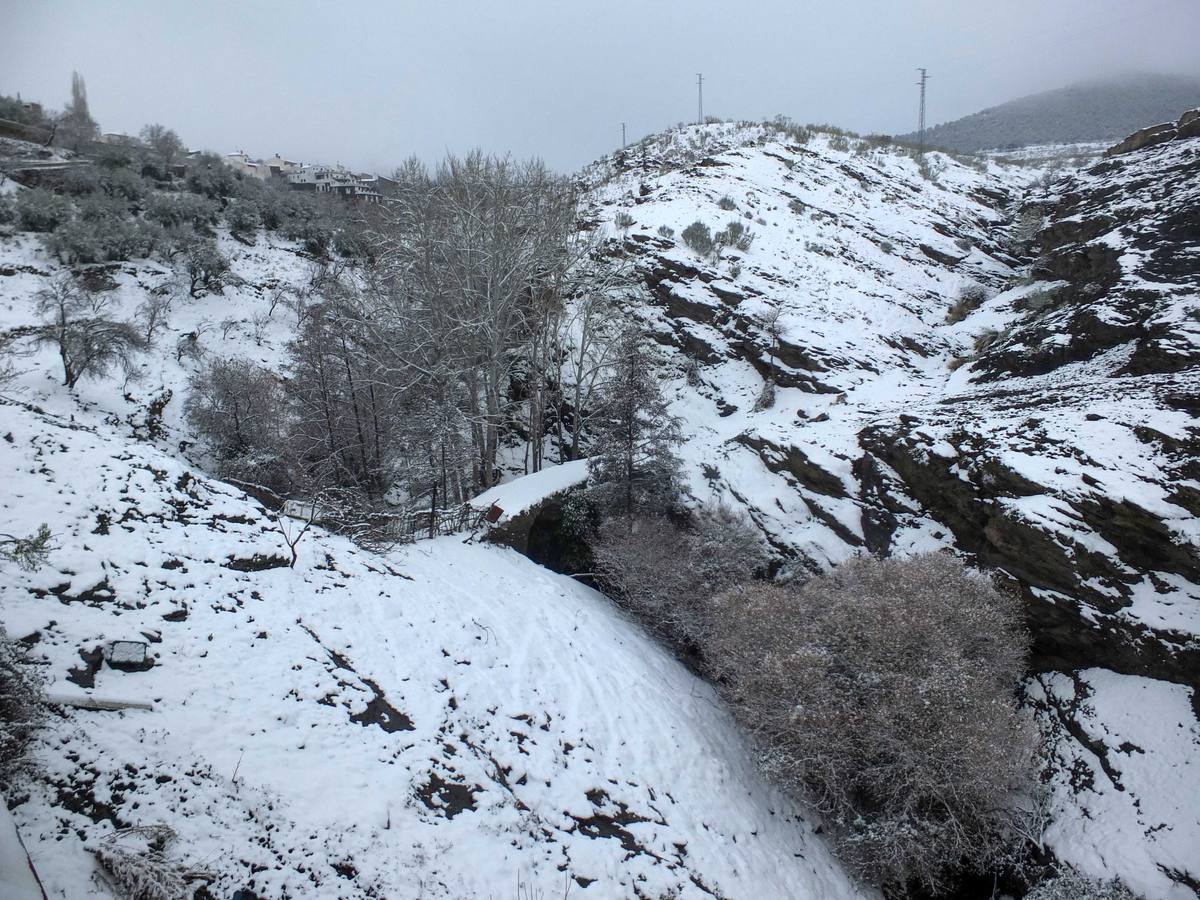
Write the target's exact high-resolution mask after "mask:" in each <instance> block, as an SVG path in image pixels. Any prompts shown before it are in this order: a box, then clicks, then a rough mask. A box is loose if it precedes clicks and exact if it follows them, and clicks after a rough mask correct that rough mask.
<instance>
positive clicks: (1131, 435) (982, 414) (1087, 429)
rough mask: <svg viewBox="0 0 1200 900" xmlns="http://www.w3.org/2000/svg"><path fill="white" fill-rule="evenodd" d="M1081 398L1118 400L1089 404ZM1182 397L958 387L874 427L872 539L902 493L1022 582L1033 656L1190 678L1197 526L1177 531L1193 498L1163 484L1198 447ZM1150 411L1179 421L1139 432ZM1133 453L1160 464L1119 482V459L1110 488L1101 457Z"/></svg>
mask: <svg viewBox="0 0 1200 900" xmlns="http://www.w3.org/2000/svg"><path fill="white" fill-rule="evenodd" d="M1165 397H1173V398H1174V400H1168V401H1165V402H1164V400H1163V399H1162V398H1165ZM1185 397H1186V400H1185V399H1184V398H1185ZM1122 398H1123V399H1124V400H1125V402H1126V404H1127V405H1126V407H1125V409H1124V410H1120V406H1119V405H1118V404H1120V402H1121V399H1122ZM1087 400H1090V401H1091V402H1092V404H1094V405H1095V406H1096V407H1106V408H1108V409H1110V410H1111V409H1113V408H1114V407H1116V409H1118V410H1120V411H1119V412H1116V413H1114V414H1112V415H1110V416H1100V415H1097V414H1095V413H1087V412H1085V410H1086V409H1087V408H1088V406H1089V404H1088V403H1087V402H1086V401H1087ZM1181 400H1184V402H1190V403H1195V402H1197V401H1200V389H1198V388H1197V387H1196V385H1195V384H1194V383H1193V382H1192V381H1191V380H1190V379H1178V380H1174V379H1157V380H1156V382H1155V384H1154V385H1153V386H1150V385H1140V384H1137V383H1136V379H1123V380H1121V381H1120V382H1118V383H1116V384H1112V385H1100V386H1098V387H1096V388H1094V389H1092V390H1090V391H1089V389H1088V387H1087V386H1086V385H1072V386H1071V387H1070V391H1069V393H1068V392H1062V393H1059V392H1054V391H1042V392H1032V393H1030V394H1027V395H1025V396H1015V395H1012V394H1008V393H1006V392H997V393H996V394H994V395H992V396H986V395H975V396H965V397H962V398H960V400H959V403H958V404H945V405H944V406H943V408H942V409H941V410H928V411H924V413H923V414H922V415H919V416H918V415H905V416H901V417H900V421H899V422H897V423H894V424H879V425H874V426H871V427H869V428H867V429H865V430H864V431H863V432H862V433H861V435H860V443H861V445H862V447H863V449H864V451H865V454H866V455H865V457H864V460H863V461H861V462H860V463H859V464H858V466H857V471H858V472H859V474H860V477H861V478H862V481H863V485H864V489H863V495H862V496H863V499H864V504H865V507H866V509H865V510H864V521H869V522H870V524H871V532H870V533H871V534H872V542H873V543H874V544H875V545H876V546H878V547H880V548H881V549H887V548H889V547H890V543H891V539H892V534H893V533H894V532H896V531H897V530H899V529H900V521H899V519H898V517H897V512H902V511H903V509H904V508H905V507H904V504H903V503H900V502H898V501H897V500H896V496H897V495H898V494H900V495H903V496H904V497H906V498H908V499H909V500H910V503H911V505H916V506H919V508H921V509H922V510H924V511H925V512H927V513H928V514H929V515H930V516H931V517H932V518H933V519H934V520H936V521H937V522H939V523H941V524H943V525H945V526H946V527H947V528H948V529H949V531H950V532H951V533H952V535H953V539H954V544H955V546H956V547H957V548H958V549H959V550H961V551H963V552H965V553H968V554H970V555H972V556H973V557H974V558H975V559H977V560H978V561H979V563H980V564H981V565H984V566H986V567H989V568H995V569H997V570H999V571H1002V572H1004V573H1007V575H1008V576H1010V577H1011V578H1012V579H1013V580H1014V582H1015V583H1016V584H1017V585H1019V587H1020V589H1021V591H1022V594H1023V596H1024V597H1025V600H1026V608H1027V611H1028V618H1029V623H1030V630H1031V633H1032V635H1033V639H1034V644H1033V649H1034V659H1033V665H1034V667H1035V669H1036V670H1038V671H1055V670H1069V669H1076V668H1086V667H1088V666H1095V665H1102V666H1104V667H1105V668H1109V669H1112V670H1114V671H1119V672H1124V673H1127V674H1132V675H1142V676H1148V677H1153V678H1161V679H1166V680H1170V681H1176V682H1182V683H1186V684H1190V685H1196V686H1200V642H1198V641H1197V640H1196V635H1195V632H1194V630H1193V629H1194V627H1195V625H1196V624H1200V587H1198V586H1200V540H1198V537H1200V535H1198V534H1197V533H1196V529H1195V528H1194V527H1192V528H1190V529H1189V527H1188V526H1186V525H1184V526H1182V531H1181V523H1187V522H1188V521H1189V519H1190V518H1191V516H1193V515H1194V513H1193V512H1192V511H1191V510H1190V509H1189V508H1188V504H1190V503H1192V500H1193V498H1191V497H1190V496H1188V497H1181V496H1180V495H1179V493H1178V491H1177V489H1176V487H1175V485H1176V484H1177V478H1178V476H1179V475H1180V474H1182V473H1183V472H1184V471H1187V472H1191V471H1192V470H1193V469H1194V468H1195V466H1196V460H1197V459H1200V430H1197V429H1193V428H1189V427H1188V426H1187V425H1186V424H1185V423H1186V422H1187V417H1186V416H1179V415H1177V414H1173V413H1177V412H1178V407H1179V406H1180V405H1181V403H1180V401H1181ZM1151 410H1158V411H1159V413H1160V414H1159V416H1158V417H1157V418H1159V419H1160V420H1161V421H1163V422H1164V423H1165V422H1174V423H1177V424H1178V425H1180V426H1181V430H1179V431H1177V432H1176V435H1177V436H1176V437H1170V436H1168V435H1162V436H1161V437H1155V436H1152V435H1148V434H1146V433H1145V431H1144V426H1142V424H1141V421H1140V419H1141V418H1142V417H1143V416H1145V415H1146V414H1147V412H1148V411H1151ZM1089 416H1091V418H1090V419H1089ZM1172 430H1173V429H1172ZM1148 441H1149V442H1150V443H1147V442H1148ZM1105 444H1107V446H1103V445H1105ZM1135 453H1143V454H1145V455H1146V457H1147V459H1148V461H1149V460H1155V461H1156V462H1157V465H1156V466H1145V467H1142V468H1141V478H1140V480H1139V479H1136V478H1135V479H1134V480H1133V481H1132V482H1131V481H1130V480H1129V479H1130V478H1131V474H1130V473H1129V472H1124V473H1122V478H1124V479H1126V482H1125V484H1122V485H1120V486H1119V487H1118V485H1117V484H1115V483H1114V482H1113V481H1112V480H1110V476H1108V475H1107V472H1106V470H1108V469H1109V468H1110V467H1111V468H1113V469H1117V468H1119V467H1120V465H1121V460H1122V459H1124V458H1126V457H1127V456H1129V455H1131V454H1135ZM885 473H886V475H885ZM887 476H890V478H889V477H887ZM910 508H911V506H910ZM1193 524H1194V523H1193ZM1189 531H1190V532H1191V534H1190V536H1189ZM1189 611H1190V612H1189ZM1188 623H1190V627H1189V625H1188Z"/></svg>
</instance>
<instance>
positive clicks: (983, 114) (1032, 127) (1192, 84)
mask: <svg viewBox="0 0 1200 900" xmlns="http://www.w3.org/2000/svg"><path fill="white" fill-rule="evenodd" d="M1196 106H1200V76H1190V75H1166V74H1151V73H1134V74H1128V75H1122V76H1114V77H1111V78H1102V79H1093V80H1088V81H1081V82H1077V83H1075V84H1071V85H1067V86H1066V87H1061V88H1055V89H1052V90H1048V91H1041V92H1039V93H1036V94H1028V95H1026V96H1024V97H1018V98H1016V99H1015V100H1010V101H1007V102H1005V103H1000V104H997V105H996V106H991V107H988V108H987V109H982V110H980V111H979V112H976V113H972V114H970V115H967V116H963V117H961V118H958V119H954V120H952V121H949V122H942V123H940V124H938V125H934V126H933V127H931V128H927V129H926V130H925V143H926V146H930V147H942V148H945V149H947V150H954V151H957V152H978V151H982V150H1004V149H1014V148H1018V147H1026V146H1030V145H1039V144H1082V143H1089V142H1112V143H1115V142H1116V141H1119V140H1121V139H1122V138H1125V137H1126V136H1128V135H1129V134H1132V133H1133V132H1135V131H1138V130H1139V129H1142V128H1146V127H1148V126H1151V125H1157V124H1159V123H1161V122H1167V121H1173V120H1174V119H1175V118H1176V117H1178V116H1179V114H1180V113H1182V112H1184V111H1185V110H1188V109H1192V108H1194V107H1196ZM918 138H919V135H918V134H917V133H916V132H910V133H908V134H905V135H903V136H902V137H901V138H900V139H902V140H905V141H908V142H911V143H916V141H917V140H918Z"/></svg>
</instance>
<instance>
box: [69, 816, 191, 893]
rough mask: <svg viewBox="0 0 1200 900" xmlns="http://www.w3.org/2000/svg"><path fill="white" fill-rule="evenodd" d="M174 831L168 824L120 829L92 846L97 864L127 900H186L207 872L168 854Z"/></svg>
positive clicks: (173, 838)
mask: <svg viewBox="0 0 1200 900" xmlns="http://www.w3.org/2000/svg"><path fill="white" fill-rule="evenodd" d="M174 840H175V832H174V830H172V829H171V828H170V827H168V826H167V825H142V826H137V827H133V828H120V829H118V830H116V831H114V832H113V833H112V834H110V835H107V836H106V837H104V838H103V839H102V840H100V841H98V842H97V843H96V844H95V846H93V847H92V853H93V854H95V856H96V861H97V862H99V863H100V866H101V867H102V868H103V869H104V871H105V872H106V873H107V874H108V875H109V876H110V877H111V878H112V880H113V881H115V882H116V886H117V887H118V888H119V889H120V890H121V891H122V894H123V896H124V897H126V898H128V900H186V898H189V897H191V896H192V895H193V893H194V891H195V888H194V886H193V885H192V884H191V882H194V881H197V880H208V879H209V878H211V876H210V875H209V874H208V873H205V872H200V871H197V870H195V869H190V868H188V867H187V866H185V865H184V864H183V863H181V862H178V861H176V860H173V859H171V858H170V857H169V856H168V855H167V847H168V846H169V845H170V844H171V843H172V842H173V841H174Z"/></svg>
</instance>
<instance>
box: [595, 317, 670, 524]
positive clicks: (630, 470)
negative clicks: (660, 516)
mask: <svg viewBox="0 0 1200 900" xmlns="http://www.w3.org/2000/svg"><path fill="white" fill-rule="evenodd" d="M653 362H654V360H653V356H652V354H651V353H650V350H649V348H648V347H647V337H646V335H645V334H644V333H643V332H641V331H640V330H638V329H635V328H630V329H627V330H625V331H624V332H622V333H621V335H620V336H619V337H618V338H617V342H616V347H615V350H614V353H613V368H612V378H611V379H610V380H609V382H608V383H607V384H606V385H605V389H604V391H603V394H602V396H601V404H600V411H599V415H598V416H597V420H596V423H595V433H594V440H593V449H592V455H591V491H590V492H591V496H592V499H593V500H594V501H595V502H596V503H597V505H599V506H600V508H601V510H602V511H603V512H604V513H605V514H606V515H610V516H624V517H634V516H637V515H639V514H644V513H660V512H663V511H665V510H667V509H669V508H670V506H671V505H672V504H673V503H674V501H675V499H676V497H677V496H678V494H679V458H678V457H677V456H676V455H675V450H674V448H675V447H676V446H677V445H678V444H679V443H680V442H681V441H682V439H683V438H682V435H681V434H680V430H679V425H680V423H679V420H678V419H677V418H675V417H674V416H672V415H671V414H670V412H669V410H668V408H667V402H666V400H665V399H664V398H663V395H662V392H661V391H660V390H659V388H658V384H657V382H656V379H655V375H654V366H653Z"/></svg>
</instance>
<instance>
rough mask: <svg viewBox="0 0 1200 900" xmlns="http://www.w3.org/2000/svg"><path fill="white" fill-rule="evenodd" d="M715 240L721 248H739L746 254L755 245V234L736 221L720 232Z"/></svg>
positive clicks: (714, 237) (715, 236)
mask: <svg viewBox="0 0 1200 900" xmlns="http://www.w3.org/2000/svg"><path fill="white" fill-rule="evenodd" d="M713 239H714V241H715V243H716V244H718V245H720V246H724V247H737V248H738V249H739V250H741V251H742V252H743V253H745V252H746V251H747V250H749V249H750V245H751V244H753V243H754V232H752V231H751V230H750V229H748V228H747V227H746V226H745V225H743V224H742V223H741V222H739V221H737V220H736V219H734V220H733V221H732V222H730V223H729V224H728V225H726V226H725V228H724V229H723V230H721V231H718V232H717V233H716V234H715V235H714V236H713Z"/></svg>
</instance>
